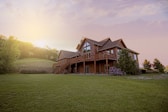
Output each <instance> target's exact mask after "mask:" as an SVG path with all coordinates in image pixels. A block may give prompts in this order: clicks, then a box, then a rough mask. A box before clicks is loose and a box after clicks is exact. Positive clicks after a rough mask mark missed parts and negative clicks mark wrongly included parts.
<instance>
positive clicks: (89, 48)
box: [83, 42, 91, 52]
mask: <svg viewBox="0 0 168 112" xmlns="http://www.w3.org/2000/svg"><path fill="white" fill-rule="evenodd" d="M90 50H91V46H90V44H89V43H88V42H85V43H84V45H83V52H89V51H90Z"/></svg>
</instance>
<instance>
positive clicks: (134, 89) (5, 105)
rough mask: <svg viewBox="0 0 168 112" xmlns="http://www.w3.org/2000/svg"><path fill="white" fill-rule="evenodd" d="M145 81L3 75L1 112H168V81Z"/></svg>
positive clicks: (149, 78)
mask: <svg viewBox="0 0 168 112" xmlns="http://www.w3.org/2000/svg"><path fill="white" fill-rule="evenodd" d="M142 77H143V78H141V76H101V75H96V76H94V75H55V74H31V75H30V74H11V75H0V112H167V111H168V77H167V76H166V75H149V76H146V75H142ZM160 77H162V78H160Z"/></svg>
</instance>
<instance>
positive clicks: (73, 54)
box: [58, 50, 79, 60]
mask: <svg viewBox="0 0 168 112" xmlns="http://www.w3.org/2000/svg"><path fill="white" fill-rule="evenodd" d="M76 56H79V53H78V52H72V51H65V50H61V51H60V53H59V55H58V60H62V59H66V58H73V57H76Z"/></svg>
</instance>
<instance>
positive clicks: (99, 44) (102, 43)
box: [76, 38, 111, 50]
mask: <svg viewBox="0 0 168 112" xmlns="http://www.w3.org/2000/svg"><path fill="white" fill-rule="evenodd" d="M109 40H110V38H106V39H104V40H101V41H99V42H97V41H95V40H92V39H89V38H84V39H83V40H81V42H80V44H78V45H77V47H76V49H78V50H79V49H80V48H81V47H82V45H83V43H84V42H85V41H87V42H89V43H91V44H94V45H97V46H99V47H100V46H103V45H104V44H105V43H106V42H107V41H109ZM110 41H111V40H110Z"/></svg>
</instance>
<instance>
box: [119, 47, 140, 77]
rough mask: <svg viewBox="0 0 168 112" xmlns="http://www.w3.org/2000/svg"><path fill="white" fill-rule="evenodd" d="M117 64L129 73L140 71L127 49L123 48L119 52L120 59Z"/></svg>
mask: <svg viewBox="0 0 168 112" xmlns="http://www.w3.org/2000/svg"><path fill="white" fill-rule="evenodd" d="M117 66H118V67H119V68H121V70H122V71H124V72H126V73H127V74H137V73H138V66H137V63H136V61H135V60H133V59H132V58H131V56H129V53H128V51H127V50H125V49H123V50H121V51H120V52H119V59H118V63H117Z"/></svg>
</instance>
